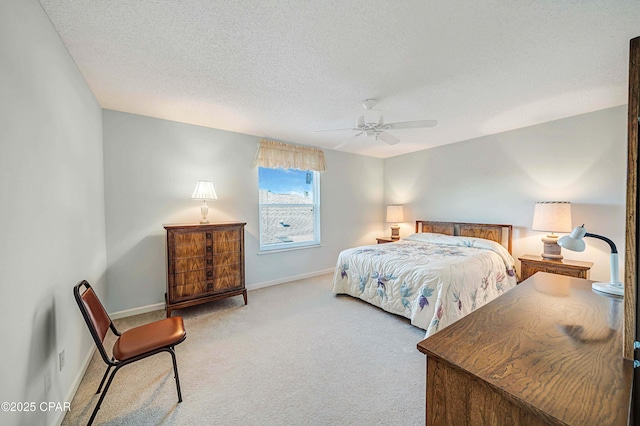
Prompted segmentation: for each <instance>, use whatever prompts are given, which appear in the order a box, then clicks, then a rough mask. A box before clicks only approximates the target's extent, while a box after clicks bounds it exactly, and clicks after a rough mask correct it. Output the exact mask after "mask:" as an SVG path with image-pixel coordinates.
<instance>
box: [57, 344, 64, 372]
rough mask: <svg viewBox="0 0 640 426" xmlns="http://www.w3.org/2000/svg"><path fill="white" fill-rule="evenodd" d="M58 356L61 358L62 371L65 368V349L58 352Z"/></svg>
mask: <svg viewBox="0 0 640 426" xmlns="http://www.w3.org/2000/svg"><path fill="white" fill-rule="evenodd" d="M58 358H59V359H60V371H62V369H63V368H64V349H63V350H62V352H60V353H59V354H58Z"/></svg>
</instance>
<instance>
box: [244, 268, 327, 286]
mask: <svg viewBox="0 0 640 426" xmlns="http://www.w3.org/2000/svg"><path fill="white" fill-rule="evenodd" d="M333 271H335V268H329V269H323V270H321V271H315V272H309V273H307V274H300V275H294V276H292V277H286V278H279V279H277V280H270V281H263V282H260V283H253V284H248V285H247V290H257V289H259V288H264V287H271V286H273V285H278V284H284V283H290V282H292V281H298V280H303V279H305V278H313V277H317V276H320V275H324V274H329V273H332V272H333Z"/></svg>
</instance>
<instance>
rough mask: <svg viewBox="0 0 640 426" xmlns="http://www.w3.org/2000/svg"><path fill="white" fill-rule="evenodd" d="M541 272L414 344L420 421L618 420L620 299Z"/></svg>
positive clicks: (621, 412) (628, 372) (622, 372)
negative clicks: (420, 374)
mask: <svg viewBox="0 0 640 426" xmlns="http://www.w3.org/2000/svg"><path fill="white" fill-rule="evenodd" d="M591 283H592V281H588V280H584V279H580V278H573V277H568V276H563V275H555V274H549V273H544V272H540V273H537V274H535V275H534V276H532V277H531V278H529V279H528V280H526V281H524V282H522V283H521V284H520V285H519V286H517V287H515V288H513V289H511V290H509V291H508V292H507V293H505V294H504V295H502V296H500V297H498V298H497V299H495V300H493V301H491V302H490V303H488V304H487V305H485V306H483V307H481V308H480V309H478V310H477V311H475V312H472V313H471V314H469V315H467V316H466V317H464V318H462V319H460V320H459V321H457V322H455V323H453V324H452V325H450V326H448V327H446V328H444V329H442V330H441V331H439V332H437V333H436V334H434V335H433V336H430V337H428V338H427V339H425V340H423V341H422V342H420V343H419V344H418V350H419V351H420V352H422V353H424V354H426V355H427V394H426V423H427V425H527V426H536V425H577V426H583V425H626V424H627V420H628V415H629V403H630V394H631V383H632V375H633V363H632V361H630V360H628V359H624V358H622V350H621V348H622V322H623V299H622V298H618V297H613V296H611V297H609V296H607V295H603V294H598V293H595V292H594V291H592V290H591Z"/></svg>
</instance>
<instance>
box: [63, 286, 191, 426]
mask: <svg viewBox="0 0 640 426" xmlns="http://www.w3.org/2000/svg"><path fill="white" fill-rule="evenodd" d="M83 287H84V288H85V290H84V291H83V292H81V289H82V288H83ZM73 295H74V297H75V299H76V302H77V303H78V307H79V308H80V312H82V316H83V317H84V320H85V322H86V323H87V327H89V331H90V332H91V336H92V337H93V340H94V342H95V343H96V346H97V347H98V351H99V352H100V355H101V356H102V359H103V360H104V362H105V363H106V364H107V371H106V372H105V373H104V376H103V377H102V381H101V382H100V386H99V387H98V390H97V391H96V394H98V393H100V390H101V389H102V385H103V384H104V381H105V380H106V378H107V375H108V374H109V371H110V370H111V368H112V367H115V369H114V370H113V372H112V373H111V376H110V377H109V380H108V381H107V385H106V386H105V388H104V392H102V395H100V399H99V400H98V404H97V405H96V407H95V408H94V410H93V413H92V414H91V418H90V419H89V423H88V424H89V425H91V424H92V423H93V420H94V419H95V417H96V414H97V413H98V410H99V409H100V405H101V404H102V400H103V399H104V397H105V395H106V394H107V391H108V390H109V386H110V385H111V381H112V380H113V377H114V376H115V375H116V373H117V372H118V370H120V368H121V367H124V366H125V365H127V364H131V363H132V362H135V361H138V360H141V359H144V358H147V357H149V356H151V355H155V354H157V353H160V352H169V353H170V354H171V358H172V359H173V371H174V373H175V376H174V377H175V379H176V388H177V390H178V402H182V393H181V392H180V379H179V378H178V365H177V363H176V354H175V350H174V346H175V345H177V344H179V343H181V342H182V341H184V339H185V338H186V337H187V333H186V331H185V329H184V323H183V321H182V317H171V318H166V319H162V320H159V321H155V322H152V323H149V324H145V325H141V326H139V327H135V328H132V329H130V330H127V331H125V332H122V333H120V332H119V331H118V330H117V329H116V327H115V326H114V325H113V322H112V321H111V318H110V317H109V315H108V314H107V312H106V311H105V309H104V307H103V306H102V303H100V300H99V299H98V296H97V295H96V294H95V292H94V291H93V289H92V288H91V285H89V283H88V282H87V281H85V280H82V281H80V282H79V283H78V284H76V286H75V287H74V288H73ZM108 329H111V331H112V332H113V334H115V335H116V336H118V339H117V340H116V342H115V344H114V345H113V350H112V354H113V356H112V357H111V358H110V357H109V356H108V355H107V351H106V350H105V347H104V338H105V336H106V334H107V331H108Z"/></svg>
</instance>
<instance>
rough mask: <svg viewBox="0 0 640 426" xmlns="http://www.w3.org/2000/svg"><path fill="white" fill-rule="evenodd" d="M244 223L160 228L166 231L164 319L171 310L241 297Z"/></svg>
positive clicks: (245, 291)
mask: <svg viewBox="0 0 640 426" xmlns="http://www.w3.org/2000/svg"><path fill="white" fill-rule="evenodd" d="M245 225H246V223H239V222H229V223H210V224H207V225H200V224H197V225H164V228H165V229H166V230H167V292H166V293H165V303H166V310H167V317H170V316H171V311H173V310H174V309H180V308H186V307H188V306H193V305H198V304H200V303H206V302H210V301H213V300H219V299H223V298H225V297H232V296H237V295H240V294H242V295H243V297H244V304H245V305H246V304H247V289H246V288H245V282H244V226H245Z"/></svg>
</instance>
